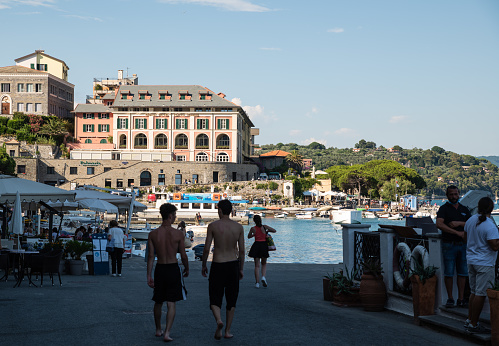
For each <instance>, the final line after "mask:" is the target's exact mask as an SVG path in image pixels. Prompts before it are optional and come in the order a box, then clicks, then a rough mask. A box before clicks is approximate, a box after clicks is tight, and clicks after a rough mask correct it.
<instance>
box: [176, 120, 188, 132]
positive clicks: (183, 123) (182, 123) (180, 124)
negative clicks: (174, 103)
mask: <svg viewBox="0 0 499 346" xmlns="http://www.w3.org/2000/svg"><path fill="white" fill-rule="evenodd" d="M175 128H176V129H177V130H187V119H176V120H175Z"/></svg>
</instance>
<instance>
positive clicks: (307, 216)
mask: <svg viewBox="0 0 499 346" xmlns="http://www.w3.org/2000/svg"><path fill="white" fill-rule="evenodd" d="M314 215H315V213H312V212H310V211H308V212H306V213H296V214H295V217H296V218H297V219H306V220H310V219H312V217H313V216H314Z"/></svg>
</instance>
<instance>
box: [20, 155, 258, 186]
mask: <svg viewBox="0 0 499 346" xmlns="http://www.w3.org/2000/svg"><path fill="white" fill-rule="evenodd" d="M14 160H15V161H16V165H17V167H16V173H18V176H20V177H22V178H26V179H29V180H33V181H38V182H41V183H45V184H49V185H54V186H56V185H57V186H59V187H61V188H63V189H67V190H70V189H72V188H75V187H76V186H77V185H95V186H99V187H109V188H113V189H114V188H126V187H132V186H133V187H140V186H152V185H154V186H162V185H175V184H177V185H179V184H183V183H185V181H188V182H191V183H199V184H210V183H217V182H231V181H247V180H251V179H255V178H256V177H257V173H258V167H257V166H256V165H253V164H237V163H231V162H224V163H221V162H142V161H118V160H62V159H43V158H28V157H16V158H14Z"/></svg>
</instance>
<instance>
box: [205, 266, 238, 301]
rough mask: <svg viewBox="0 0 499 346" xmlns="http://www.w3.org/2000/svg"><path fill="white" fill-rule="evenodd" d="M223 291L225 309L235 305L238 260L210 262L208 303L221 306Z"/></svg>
mask: <svg viewBox="0 0 499 346" xmlns="http://www.w3.org/2000/svg"><path fill="white" fill-rule="evenodd" d="M224 291H225V300H226V302H227V306H226V309H227V310H230V309H232V308H233V307H236V301H237V296H238V295H239V261H232V262H223V263H218V262H212V263H211V270H210V285H209V292H210V305H215V306H218V307H219V308H221V307H222V300H223V296H224Z"/></svg>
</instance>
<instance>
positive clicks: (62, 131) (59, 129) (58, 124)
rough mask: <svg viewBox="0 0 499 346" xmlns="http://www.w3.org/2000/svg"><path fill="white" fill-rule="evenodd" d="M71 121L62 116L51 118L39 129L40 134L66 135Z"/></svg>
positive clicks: (51, 135)
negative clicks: (61, 117)
mask: <svg viewBox="0 0 499 346" xmlns="http://www.w3.org/2000/svg"><path fill="white" fill-rule="evenodd" d="M68 125H69V122H68V121H67V120H64V119H60V118H56V117H53V118H50V119H49V120H48V121H47V122H46V123H45V124H43V126H42V127H41V128H40V131H38V133H39V134H42V135H48V136H50V137H54V136H61V135H66V134H68V133H69V131H68Z"/></svg>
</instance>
